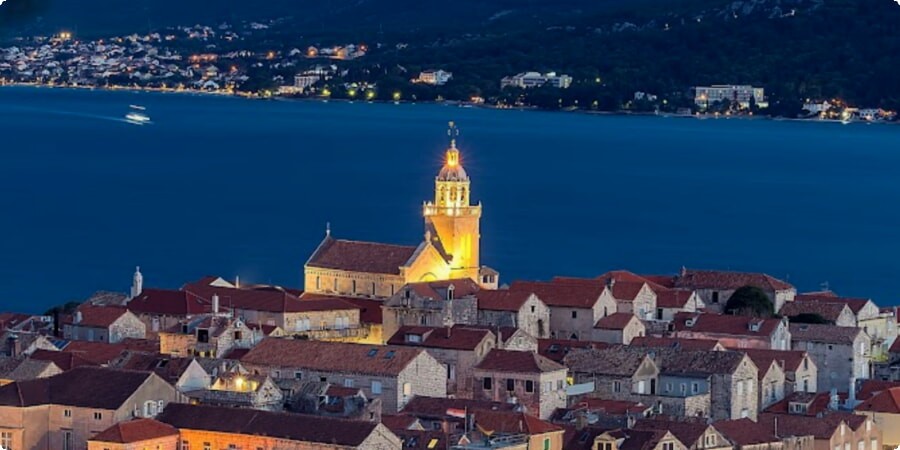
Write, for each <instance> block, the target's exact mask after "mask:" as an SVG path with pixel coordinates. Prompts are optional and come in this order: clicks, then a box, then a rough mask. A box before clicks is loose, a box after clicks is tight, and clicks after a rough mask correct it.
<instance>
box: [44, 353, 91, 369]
mask: <svg viewBox="0 0 900 450" xmlns="http://www.w3.org/2000/svg"><path fill="white" fill-rule="evenodd" d="M30 357H31V359H38V360H41V361H53V363H54V364H56V366H57V367H59V368H60V369H62V370H63V371H66V370H72V369H74V368H76V367H81V366H96V365H98V364H97V363H95V362H93V361H90V360H88V359H86V358H84V357H82V356H81V355H79V354H77V353H69V352H55V351H51V350H35V351H34V353H32V354H31V356H30Z"/></svg>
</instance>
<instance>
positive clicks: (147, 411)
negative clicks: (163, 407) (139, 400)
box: [144, 400, 156, 417]
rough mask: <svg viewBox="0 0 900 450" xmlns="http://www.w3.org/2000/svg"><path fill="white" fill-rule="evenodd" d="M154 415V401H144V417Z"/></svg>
mask: <svg viewBox="0 0 900 450" xmlns="http://www.w3.org/2000/svg"><path fill="white" fill-rule="evenodd" d="M155 415H156V402H154V401H153V400H148V401H146V402H144V417H153V416H155Z"/></svg>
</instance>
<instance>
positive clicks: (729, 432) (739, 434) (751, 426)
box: [712, 419, 781, 446]
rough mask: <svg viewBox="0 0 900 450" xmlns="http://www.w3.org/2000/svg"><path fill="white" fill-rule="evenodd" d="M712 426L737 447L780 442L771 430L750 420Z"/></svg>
mask: <svg viewBox="0 0 900 450" xmlns="http://www.w3.org/2000/svg"><path fill="white" fill-rule="evenodd" d="M779 425H780V423H779ZM712 426H713V428H715V429H716V430H718V431H719V433H722V434H723V435H724V436H725V437H726V438H728V440H730V441H731V442H732V443H733V444H734V445H738V446H745V445H757V444H766V443H770V442H771V443H775V442H778V443H780V442H781V439H779V438H778V437H776V436H775V434H774V433H773V432H772V431H773V430H772V429H771V428H769V427H767V426H766V425H763V424H762V423H758V422H754V421H752V420H750V419H738V420H722V421H719V422H714V423H713V424H712ZM779 428H780V427H779Z"/></svg>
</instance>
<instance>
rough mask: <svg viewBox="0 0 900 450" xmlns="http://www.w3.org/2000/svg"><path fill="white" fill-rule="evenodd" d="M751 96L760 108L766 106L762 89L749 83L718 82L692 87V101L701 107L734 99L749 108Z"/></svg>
mask: <svg viewBox="0 0 900 450" xmlns="http://www.w3.org/2000/svg"><path fill="white" fill-rule="evenodd" d="M751 98H752V99H753V100H754V101H755V102H756V105H757V106H759V107H761V108H765V107H766V106H768V104H767V103H766V102H765V92H764V89H763V88H759V87H753V86H750V85H741V86H732V85H721V84H718V85H712V86H697V87H695V88H694V103H695V104H696V105H697V106H700V107H702V108H708V107H709V106H710V105H713V104H715V103H716V102H720V101H722V100H731V101H736V102H738V104H740V105H741V107H742V108H749V107H750V99H751Z"/></svg>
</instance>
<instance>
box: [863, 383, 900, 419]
mask: <svg viewBox="0 0 900 450" xmlns="http://www.w3.org/2000/svg"><path fill="white" fill-rule="evenodd" d="M856 411H863V412H878V413H889V414H900V387H893V388H890V389H888V390H886V391H881V392H879V393H877V394H875V395H874V396H873V397H872V398H870V399H868V400H866V401H864V402H862V403H860V404H859V405H858V406H857V407H856Z"/></svg>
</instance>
